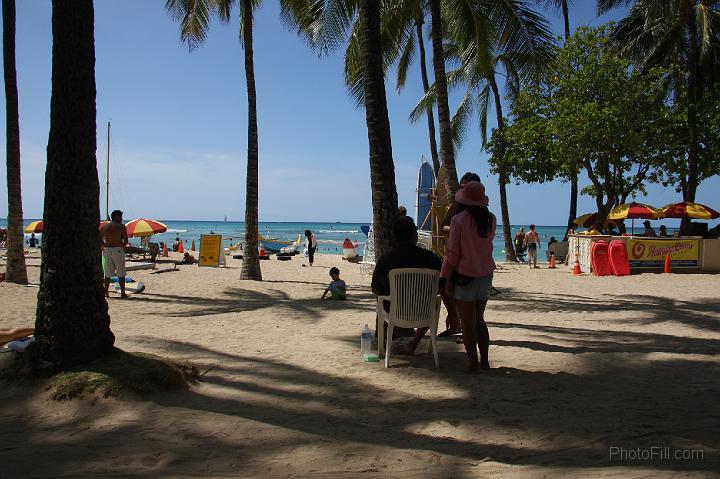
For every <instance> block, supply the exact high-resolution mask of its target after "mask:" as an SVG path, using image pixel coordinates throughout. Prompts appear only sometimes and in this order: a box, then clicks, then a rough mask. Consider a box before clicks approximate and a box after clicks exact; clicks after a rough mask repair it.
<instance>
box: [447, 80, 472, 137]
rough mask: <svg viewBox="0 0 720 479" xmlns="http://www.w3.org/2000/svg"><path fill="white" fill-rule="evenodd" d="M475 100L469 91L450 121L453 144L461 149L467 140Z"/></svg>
mask: <svg viewBox="0 0 720 479" xmlns="http://www.w3.org/2000/svg"><path fill="white" fill-rule="evenodd" d="M472 112H473V98H472V96H471V94H470V92H469V91H467V92H465V95H464V96H463V99H462V100H461V101H460V105H459V106H458V109H457V111H456V112H455V114H454V115H453V116H452V118H451V119H450V130H451V132H452V139H453V144H454V145H455V147H456V148H459V147H460V146H461V145H462V143H463V141H464V140H465V135H466V133H467V129H468V125H469V124H470V123H471V121H472Z"/></svg>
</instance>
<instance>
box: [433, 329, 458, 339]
mask: <svg viewBox="0 0 720 479" xmlns="http://www.w3.org/2000/svg"><path fill="white" fill-rule="evenodd" d="M460 333H462V329H455V330H452V329H446V330H445V331H443V332H442V333H440V334H438V335H437V337H438V338H446V337H448V336H455V335H456V334H460Z"/></svg>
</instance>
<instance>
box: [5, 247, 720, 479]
mask: <svg viewBox="0 0 720 479" xmlns="http://www.w3.org/2000/svg"><path fill="white" fill-rule="evenodd" d="M33 256H34V257H33V258H31V259H29V260H28V263H29V267H28V270H29V274H30V279H31V281H33V282H37V281H39V274H38V273H39V267H38V265H39V259H38V258H37V254H34V255H33ZM301 264H302V258H301V257H295V258H294V259H293V260H292V261H287V262H280V261H277V260H275V259H272V260H270V261H264V262H263V263H262V268H263V277H264V281H263V282H251V281H240V280H239V279H238V278H239V275H240V270H239V266H240V261H238V260H230V261H229V264H228V267H227V268H221V269H210V268H197V267H194V266H179V267H178V271H177V272H168V273H164V274H151V273H150V271H137V272H132V273H129V274H130V275H131V276H133V277H134V278H135V279H137V280H139V281H142V282H144V283H145V284H146V286H147V290H146V291H145V292H144V293H142V294H137V295H133V296H132V297H131V299H129V300H126V301H124V300H120V299H118V295H117V294H112V298H111V299H110V300H109V305H110V315H111V320H112V329H113V331H114V333H115V335H116V337H117V342H116V345H117V346H118V347H119V348H122V349H124V350H127V351H144V352H150V353H155V354H159V355H162V356H166V357H171V358H178V359H185V360H189V361H192V362H193V363H195V364H196V365H198V367H199V368H200V370H201V371H203V372H205V374H204V375H203V376H202V378H201V382H199V383H198V384H196V385H193V386H191V387H190V389H189V390H188V391H186V392H179V393H173V394H160V395H152V396H150V397H147V398H144V400H141V401H140V400H137V401H136V400H130V401H120V400H114V399H111V400H104V399H93V398H87V399H83V400H74V401H70V402H53V401H50V400H49V399H48V397H47V392H45V391H43V390H41V389H28V388H25V387H20V386H15V385H12V384H8V383H2V387H1V388H0V414H2V418H3V420H2V424H3V427H2V433H3V440H2V445H1V446H0V451H1V457H2V458H3V460H2V464H1V465H0V477H8V478H10V477H50V476H52V477H58V476H63V477H90V476H93V477H95V476H112V477H125V476H133V477H153V478H155V477H177V476H183V477H305V476H311V475H317V476H321V477H357V476H362V477H378V478H380V477H401V478H402V477H408V478H409V477H457V478H461V477H468V478H470V477H486V476H489V477H505V476H507V477H598V476H602V477H675V476H678V475H683V476H685V475H687V476H693V477H717V474H718V473H717V471H718V470H720V434H719V433H718V432H719V431H720V407H718V398H719V397H720V382H719V381H718V377H720V358H719V356H718V353H720V341H719V340H720V318H719V313H718V311H720V276H718V275H710V274H702V275H701V274H676V275H667V274H665V275H663V274H643V275H635V276H631V277H624V278H617V277H605V278H598V277H592V276H582V277H574V276H573V275H572V274H570V273H569V272H568V270H567V268H566V267H561V268H559V269H556V270H550V269H546V267H545V266H546V265H544V266H543V269H540V270H532V271H529V270H528V268H527V267H526V266H522V265H503V266H502V267H501V269H499V270H498V271H497V273H496V275H495V280H494V285H495V286H496V287H497V288H498V289H499V290H500V291H501V292H502V294H501V295H498V296H495V297H493V298H492V299H491V300H490V302H489V305H488V311H487V320H488V324H489V328H490V337H491V346H490V361H491V365H492V367H493V370H492V371H490V372H488V373H485V374H481V375H476V376H468V375H466V374H464V373H463V369H464V368H465V366H466V357H465V353H464V350H463V347H462V345H461V344H456V342H455V341H454V340H453V339H452V338H450V339H444V340H442V341H441V343H440V369H435V368H434V365H433V360H432V356H431V355H428V354H427V343H428V342H429V341H428V340H427V339H426V340H425V341H423V344H421V346H420V347H419V349H418V352H417V354H416V355H415V356H414V357H401V356H393V358H392V364H391V368H390V369H384V368H383V365H382V363H365V362H363V361H362V360H361V357H360V355H359V334H360V330H361V328H362V326H363V325H364V324H365V323H368V324H370V326H371V328H372V327H373V325H374V321H375V317H374V308H375V306H374V301H375V300H374V296H373V295H372V293H371V292H370V289H369V283H370V278H369V277H368V276H364V275H362V274H361V273H360V268H359V266H358V265H356V264H349V263H347V262H346V261H342V260H341V258H340V257H339V256H332V255H320V256H319V259H318V260H317V262H316V266H315V267H313V268H307V267H302V266H301ZM331 266H338V267H339V268H340V270H341V276H342V278H343V279H345V281H347V283H348V285H349V295H350V298H349V300H348V301H346V302H329V301H320V300H319V298H320V296H321V294H322V292H323V289H324V287H325V285H326V284H327V282H328V281H329V276H328V269H329V268H330V267H331ZM169 267H171V266H170V265H168V264H161V265H159V268H169ZM0 271H4V265H3V264H2V262H0ZM36 295H37V288H34V287H25V286H18V285H13V284H7V283H0V304H1V305H2V308H1V314H0V327H2V328H5V327H13V326H20V325H32V324H33V323H34V314H35V306H36ZM443 321H444V311H443V313H442V315H441V329H442V323H443ZM7 354H9V353H7ZM656 446H668V447H669V448H670V450H671V451H675V450H680V451H685V450H688V451H691V450H692V451H702V455H703V457H702V458H701V459H699V458H697V457H696V458H694V459H691V460H682V459H674V458H670V459H661V458H658V457H654V458H652V459H649V460H642V459H636V460H631V459H626V460H621V459H620V458H619V457H618V456H617V455H616V456H615V457H611V451H616V452H617V451H620V450H625V451H626V452H627V451H630V450H632V451H633V452H635V451H636V450H637V449H638V448H639V449H641V450H644V449H648V450H649V449H650V448H652V447H656ZM612 448H618V449H612ZM656 452H657V451H656ZM641 454H642V453H641Z"/></svg>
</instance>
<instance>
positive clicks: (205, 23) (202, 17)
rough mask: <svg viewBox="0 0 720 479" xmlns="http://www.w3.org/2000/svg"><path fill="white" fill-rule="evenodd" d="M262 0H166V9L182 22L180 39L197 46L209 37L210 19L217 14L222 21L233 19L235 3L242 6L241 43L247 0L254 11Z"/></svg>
mask: <svg viewBox="0 0 720 479" xmlns="http://www.w3.org/2000/svg"><path fill="white" fill-rule="evenodd" d="M261 1H262V0H166V1H165V9H166V10H167V11H168V12H169V13H170V15H171V16H172V17H173V18H174V19H175V20H177V21H178V22H179V23H180V41H182V42H183V43H187V45H188V48H190V50H193V49H195V48H197V47H198V46H199V45H200V44H201V43H203V42H204V41H205V38H207V33H208V30H209V28H210V20H211V18H212V16H213V14H216V15H217V16H218V18H219V19H220V21H222V22H224V23H227V22H229V21H230V19H231V14H232V10H233V8H234V7H235V5H236V4H237V5H239V6H240V43H242V42H243V24H244V23H245V22H244V21H243V20H244V19H243V15H244V11H245V10H244V8H242V7H243V5H244V4H245V2H250V4H251V8H252V10H253V11H254V10H255V9H256V8H257V7H258V6H259V5H260V3H261Z"/></svg>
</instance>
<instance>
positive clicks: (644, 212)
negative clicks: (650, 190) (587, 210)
mask: <svg viewBox="0 0 720 479" xmlns="http://www.w3.org/2000/svg"><path fill="white" fill-rule="evenodd" d="M659 217H660V210H658V209H657V208H653V207H652V206H650V205H645V204H642V203H635V202H634V201H633V202H632V203H623V204H621V205H617V206H616V207H615V208H613V209H612V210H611V211H610V214H609V215H608V219H609V220H625V219H630V220H632V230H631V232H632V233H635V219H656V218H659Z"/></svg>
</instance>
